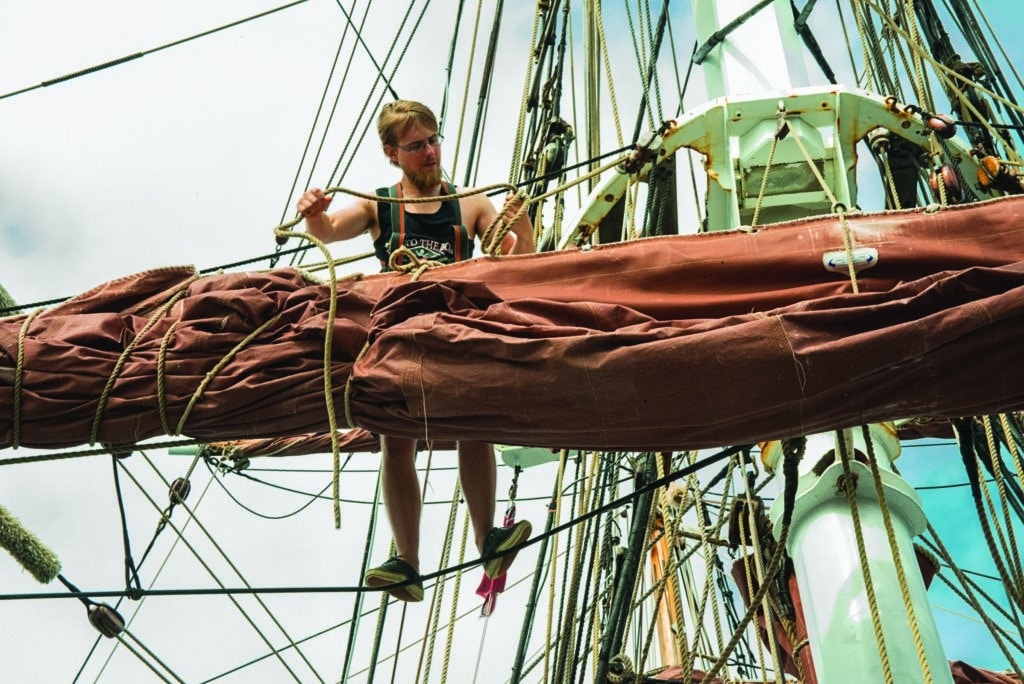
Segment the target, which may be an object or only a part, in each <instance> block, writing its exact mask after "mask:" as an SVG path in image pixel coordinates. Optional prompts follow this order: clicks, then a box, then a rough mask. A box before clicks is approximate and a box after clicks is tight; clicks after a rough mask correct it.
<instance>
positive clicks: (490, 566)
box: [483, 520, 533, 580]
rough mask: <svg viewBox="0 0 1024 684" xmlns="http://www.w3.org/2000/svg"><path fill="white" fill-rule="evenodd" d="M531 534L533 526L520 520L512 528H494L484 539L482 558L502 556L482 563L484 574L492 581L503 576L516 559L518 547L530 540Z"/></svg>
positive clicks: (526, 521)
mask: <svg viewBox="0 0 1024 684" xmlns="http://www.w3.org/2000/svg"><path fill="white" fill-rule="evenodd" d="M531 532H533V525H531V524H530V521H529V520H520V521H519V522H517V523H516V524H515V525H513V526H512V527H495V528H494V529H493V530H491V531H490V532H488V533H487V537H486V538H485V539H484V551H483V556H484V558H487V557H488V556H492V555H494V554H496V553H500V554H502V555H501V556H498V557H497V558H492V559H490V560H488V561H486V562H485V563H484V574H485V575H487V577H488V578H489V579H492V580H493V579H497V578H499V577H501V576H502V575H504V574H505V573H506V572H507V571H508V568H509V566H510V565H512V561H514V560H515V559H516V554H517V553H519V548H518V547H519V545H520V544H522V543H523V542H524V541H526V540H527V539H529V538H530V533H531Z"/></svg>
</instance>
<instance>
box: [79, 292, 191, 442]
mask: <svg viewBox="0 0 1024 684" xmlns="http://www.w3.org/2000/svg"><path fill="white" fill-rule="evenodd" d="M198 279H199V275H198V274H197V275H194V276H192V277H191V278H189V279H188V280H186V281H185V282H184V283H182V284H181V286H180V287H179V288H178V291H177V292H175V293H174V294H173V295H171V297H170V298H169V299H168V300H167V301H166V302H164V303H163V304H162V305H161V306H160V308H158V309H157V310H156V311H155V312H153V315H152V316H150V317H149V320H148V321H146V325H144V326H143V327H142V330H140V331H139V332H138V333H137V334H136V335H135V337H134V338H132V341H131V342H129V343H128V345H127V346H125V348H124V351H122V352H121V356H119V357H118V359H117V362H116V363H115V364H114V369H113V370H112V371H111V372H110V376H109V377H108V378H107V383H106V385H104V387H103V390H102V391H101V392H100V397H99V400H98V402H97V404H96V413H95V414H94V415H93V419H92V429H91V431H90V432H89V446H92V445H93V444H95V443H96V439H97V436H98V435H99V431H100V420H101V419H102V418H103V411H104V410H105V409H106V407H107V399H109V398H110V392H111V391H112V390H113V389H114V383H116V382H117V378H118V377H119V376H120V375H121V371H122V370H124V364H125V363H126V362H127V361H128V357H129V356H130V355H131V353H132V352H133V351H134V350H135V347H136V346H138V344H139V342H140V341H141V340H142V339H143V338H144V337H145V336H146V333H148V332H149V331H150V330H152V329H153V326H155V325H156V324H157V322H158V321H159V320H160V319H161V318H163V317H164V316H165V315H167V312H168V311H170V310H171V307H172V306H174V304H175V303H176V302H177V301H178V300H180V299H181V298H182V297H184V296H185V295H187V294H188V289H189V287H190V286H191V285H192V283H194V282H196V280H198ZM161 349H163V347H161ZM179 432H180V430H179Z"/></svg>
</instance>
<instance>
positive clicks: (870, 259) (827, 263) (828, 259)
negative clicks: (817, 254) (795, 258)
mask: <svg viewBox="0 0 1024 684" xmlns="http://www.w3.org/2000/svg"><path fill="white" fill-rule="evenodd" d="M846 258H847V257H846V250H837V251H835V252H825V253H824V254H822V255H821V263H822V265H823V266H824V267H825V270H826V271H832V272H833V273H848V272H849V266H848V265H847V260H846ZM877 263H878V250H877V249H875V248H874V247H854V249H853V270H854V271H864V270H867V269H869V268H871V267H872V266H874V265H875V264H877Z"/></svg>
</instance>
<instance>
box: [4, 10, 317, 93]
mask: <svg viewBox="0 0 1024 684" xmlns="http://www.w3.org/2000/svg"><path fill="white" fill-rule="evenodd" d="M305 2H307V0H295V2H290V3H288V4H286V5H281V6H280V7H275V8H273V9H269V10H267V11H265V12H260V13H259V14H254V15H252V16H249V17H246V18H244V19H238V20H236V21H233V22H231V23H228V24H224V25H223V26H218V27H216V28H212V29H208V30H206V31H203V32H201V33H196V34H193V35H191V36H188V37H186V38H179V39H178V40H174V41H171V42H170V43H164V44H163V45H159V46H157V47H155V48H149V49H148V50H143V51H141V52H136V53H134V54H131V55H125V56H123V57H118V58H117V59H113V60H110V61H109V62H104V63H102V64H97V65H95V66H91V67H86V68H84V69H80V70H78V71H75V72H72V73H70V74H65V75H64V76H58V77H56V78H51V79H48V80H46V81H43V82H42V83H39V84H37V85H33V86H27V87H25V88H20V89H18V90H12V91H11V92H9V93H4V94H3V95H0V100H4V99H6V98H8V97H13V96H15V95H21V94H23V93H28V92H31V91H33V90H37V89H39V88H47V87H49V86H54V85H57V84H59V83H64V82H65V81H70V80H71V79H74V78H78V77H79V76H85V75H87V74H92V73H95V72H97V71H101V70H103V69H109V68H110V67H114V66H119V65H121V64H125V63H126V62H130V61H133V60H136V59H139V58H140V57H145V56H146V55H151V54H153V53H155V52H160V51H161V50H166V49H168V48H172V47H177V46H178V45H182V44H184V43H188V42H190V41H193V40H196V39H198V38H205V37H206V36H209V35H213V34H214V33H219V32H220V31H224V30H226V29H229V28H234V27H236V26H241V25H242V24H245V23H248V22H250V21H253V20H255V19H262V18H263V17H266V16H269V15H271V14H275V13H277V12H280V11H282V10H286V9H291V8H292V7H295V6H297V5H301V4H303V3H305Z"/></svg>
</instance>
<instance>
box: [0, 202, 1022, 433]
mask: <svg viewBox="0 0 1024 684" xmlns="http://www.w3.org/2000/svg"><path fill="white" fill-rule="evenodd" d="M1022 219H1024V199H1020V198H1012V199H1005V200H997V201H992V202H986V203H982V204H978V205H972V206H966V207H954V208H949V209H943V210H941V211H937V212H929V211H926V210H913V211H904V212H890V213H885V214H876V215H860V216H852V217H850V218H849V220H848V224H849V228H850V232H851V236H852V238H853V242H854V244H855V246H856V247H857V248H874V249H876V250H877V254H878V258H877V265H876V266H875V267H874V268H871V269H870V270H866V271H863V272H862V273H860V274H859V276H858V282H859V284H860V290H861V294H858V295H853V294H844V293H849V291H850V284H849V282H848V280H847V278H846V276H845V275H844V273H842V272H839V273H830V272H827V271H826V270H825V269H824V268H823V266H822V261H823V258H824V255H827V254H828V253H835V252H839V251H841V250H842V244H843V241H842V234H841V228H840V224H839V223H838V222H837V221H836V220H834V219H826V218H823V219H814V220H805V221H800V222H795V223H790V224H779V225H776V226H771V227H767V228H761V229H759V230H758V231H757V232H752V233H748V232H743V231H733V232H728V233H716V234H708V235H700V236H688V237H671V238H655V239H650V240H641V241H637V242H633V243H626V244H622V245H611V246H606V247H601V248H596V249H593V250H588V251H574V252H560V253H555V254H543V255H529V256H526V257H519V258H509V259H504V260H501V261H497V260H494V259H479V260H475V261H471V262H467V263H465V264H456V265H453V266H449V267H445V268H441V269H437V270H436V271H433V272H429V273H427V274H426V275H425V276H424V277H423V278H422V280H421V281H420V282H416V283H408V282H405V281H408V276H402V275H399V274H385V275H378V276H371V277H368V278H362V279H350V280H347V281H342V282H341V284H340V285H339V290H338V294H337V298H336V304H337V315H336V317H335V318H334V321H333V325H332V327H331V328H330V331H331V333H332V336H333V337H332V343H331V345H330V359H331V373H330V377H331V384H332V391H333V402H334V405H335V406H336V407H337V411H338V416H339V425H340V426H341V427H344V422H345V420H344V414H345V409H344V407H345V395H346V389H348V390H349V391H350V396H349V398H350V402H349V406H350V412H351V416H352V418H353V420H354V422H355V423H356V424H357V425H359V426H361V427H364V428H367V429H370V430H372V431H375V432H381V433H385V434H396V435H407V436H413V437H422V438H426V439H441V440H451V439H470V438H471V439H486V440H493V441H498V442H504V443H511V444H524V445H535V446H550V447H563V446H568V447H595V448H630V449H654V448H658V449H661V448H666V449H668V448H695V447H702V446H712V445H721V444H730V443H738V442H745V441H753V440H756V439H764V438H771V437H784V436H789V435H794V434H799V433H803V432H808V431H813V430H820V429H826V428H831V427H841V426H846V425H852V424H857V423H860V422H864V421H870V420H879V419H889V418H898V417H906V416H916V415H927V416H935V417H945V416H955V415H975V414H979V413H986V412H994V411H1005V410H1015V409H1019V408H1021V407H1022V406H1024V390H1022V388H1024V382H1022V380H1024V377H1022V373H1024V365H1022V364H1020V363H1019V362H1017V360H1016V359H1017V356H1018V350H1019V347H1020V342H1021V337H1022V336H1024V319H1022V314H1024V289H1022V288H1024V271H1022V268H1024V267H1022V265H1021V264H1020V263H1018V262H1024V229H1022V226H1024V220H1022ZM175 298H177V299H175ZM172 300H174V301H173V302H172ZM165 303H171V305H170V306H169V308H167V310H166V311H163V310H161V307H162V306H163V305H164V304H165ZM329 304H330V293H329V289H328V288H327V286H324V285H321V284H317V283H312V282H309V281H308V280H306V279H305V278H303V277H302V275H301V274H299V273H298V272H296V271H293V270H288V269H282V270H276V271H272V272H269V273H243V274H226V275H217V276H210V277H206V278H201V279H195V278H194V274H193V273H192V271H191V269H162V270H158V271H152V272H147V273H144V274H141V275H138V276H133V277H129V278H122V279H119V280H115V281H111V282H109V283H105V284H103V285H100V286H99V287H97V288H95V289H93V290H91V291H89V292H87V293H84V294H83V295H80V296H79V297H76V298H74V299H72V300H69V301H67V302H65V303H63V304H61V305H59V306H57V307H55V308H53V309H51V310H49V311H45V312H42V313H41V314H39V315H38V316H35V317H34V318H33V319H32V320H27V319H26V317H24V316H21V317H14V318H7V319H3V320H0V445H2V446H10V445H12V444H14V443H18V444H22V445H26V446H36V447H44V448H57V447H67V446H72V445H78V444H83V443H87V442H102V443H108V444H110V443H113V444H129V443H133V442H135V441H137V440H141V439H144V438H148V437H153V436H156V435H160V434H165V433H167V434H178V433H181V434H185V435H189V436H192V437H196V438H199V439H203V440H207V441H216V440H228V439H242V438H252V437H277V436H287V435H296V434H303V433H317V432H327V431H328V430H329V427H330V423H329V421H328V415H327V410H326V403H325V394H324V392H325V385H324V377H323V365H324V349H323V347H324V341H325V337H326V332H327V330H328V320H329V316H328V306H329ZM368 340H369V341H370V345H369V347H368V349H367V351H366V353H365V355H364V356H363V357H362V359H361V360H360V361H359V363H358V364H357V365H356V368H355V372H354V373H353V372H352V369H353V364H354V363H355V361H356V358H357V356H359V354H360V352H361V350H362V349H363V346H364V344H365V343H366V342H367V341H368ZM19 350H20V351H21V352H22V358H23V362H21V363H19V361H18V358H19ZM126 350H127V351H126ZM350 375H351V376H352V383H351V387H348V388H347V387H346V386H347V383H348V381H349V378H350ZM112 377H113V378H114V379H113V381H110V378H112ZM16 389H17V391H15V390H16Z"/></svg>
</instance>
